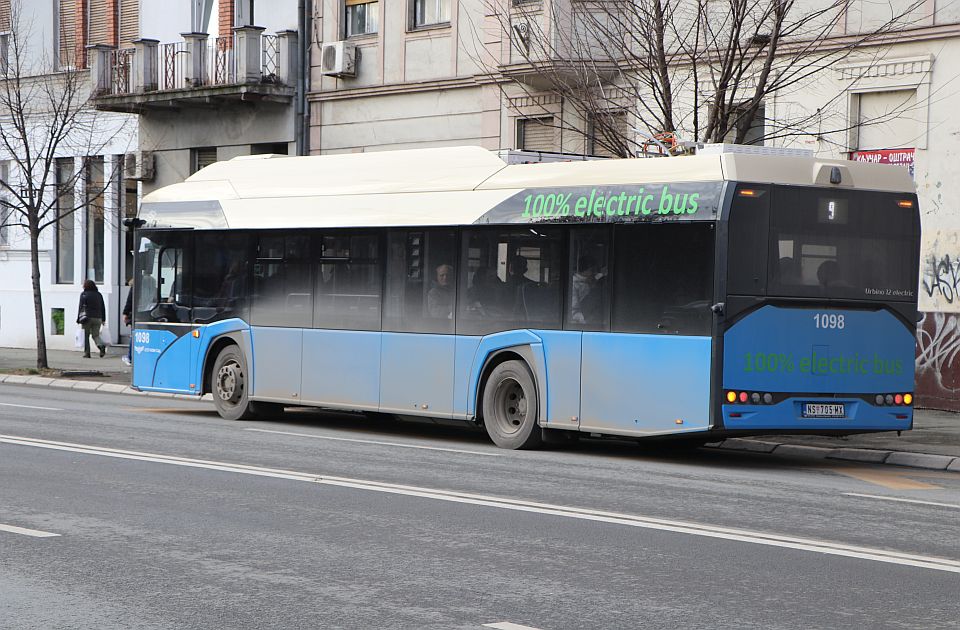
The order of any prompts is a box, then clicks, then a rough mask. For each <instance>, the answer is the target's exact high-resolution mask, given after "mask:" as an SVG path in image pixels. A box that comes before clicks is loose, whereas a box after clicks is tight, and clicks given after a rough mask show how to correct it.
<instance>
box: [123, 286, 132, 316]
mask: <svg viewBox="0 0 960 630" xmlns="http://www.w3.org/2000/svg"><path fill="white" fill-rule="evenodd" d="M132 313H133V288H132V287H131V288H130V291H128V292H127V301H126V303H125V304H124V305H123V314H124V315H125V316H127V317H130V315H131V314H132Z"/></svg>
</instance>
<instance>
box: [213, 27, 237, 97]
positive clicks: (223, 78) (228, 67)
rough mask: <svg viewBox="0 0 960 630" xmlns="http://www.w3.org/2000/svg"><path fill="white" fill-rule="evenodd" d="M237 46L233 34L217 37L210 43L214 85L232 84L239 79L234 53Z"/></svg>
mask: <svg viewBox="0 0 960 630" xmlns="http://www.w3.org/2000/svg"><path fill="white" fill-rule="evenodd" d="M236 49H237V46H236V41H235V38H234V36H233V35H229V36H227V37H217V38H215V39H214V40H213V43H212V44H211V45H210V66H209V67H210V68H213V75H212V76H211V77H210V78H211V80H212V81H211V82H212V83H213V85H230V84H231V83H236V81H237V64H236V61H237V58H236V55H235V54H234V53H235V52H236Z"/></svg>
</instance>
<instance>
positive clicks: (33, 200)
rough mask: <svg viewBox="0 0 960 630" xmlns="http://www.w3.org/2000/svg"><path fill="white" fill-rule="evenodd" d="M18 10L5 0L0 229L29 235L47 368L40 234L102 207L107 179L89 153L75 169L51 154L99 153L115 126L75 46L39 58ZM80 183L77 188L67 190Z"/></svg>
mask: <svg viewBox="0 0 960 630" xmlns="http://www.w3.org/2000/svg"><path fill="white" fill-rule="evenodd" d="M22 9H23V6H22V3H21V0H13V2H11V11H10V15H9V21H10V24H9V35H7V37H6V39H7V41H6V46H7V50H6V51H5V52H6V63H4V64H2V65H0V159H4V160H7V161H8V164H9V165H10V166H12V167H13V168H10V169H9V172H8V177H7V178H6V179H3V180H0V197H2V198H3V204H4V212H3V213H2V215H0V220H2V222H3V224H2V225H0V227H4V228H7V230H8V232H9V230H10V229H11V228H13V229H17V228H20V229H22V230H23V231H25V232H26V233H27V235H28V236H29V240H30V264H31V280H32V289H33V306H34V317H35V320H36V338H37V367H38V368H47V367H48V363H47V342H46V334H45V330H44V317H43V298H42V294H41V291H40V286H41V285H40V277H41V269H40V238H41V235H42V234H43V233H44V231H45V230H48V229H49V228H51V227H52V226H56V225H58V224H59V225H65V224H66V222H71V225H72V221H73V214H74V213H75V212H76V211H77V210H79V209H81V208H88V207H90V206H93V208H94V209H96V208H97V207H99V208H100V209H101V211H102V208H103V202H102V199H103V193H104V192H105V190H106V189H107V188H108V187H109V186H110V184H111V181H110V180H111V178H110V177H106V176H104V177H102V178H101V179H100V181H96V180H93V179H91V178H90V177H89V173H90V170H89V166H90V162H91V160H90V159H89V158H87V159H85V160H84V167H83V168H79V169H77V168H58V158H62V157H65V156H95V155H99V154H101V153H102V152H103V150H104V149H105V148H106V146H107V145H108V143H110V141H111V140H112V139H113V137H114V136H115V135H116V134H117V133H118V132H119V131H120V129H118V128H117V127H116V126H115V125H111V124H106V123H105V121H103V119H102V118H101V117H100V116H98V114H97V112H96V110H94V109H93V107H91V106H89V98H90V95H91V92H90V81H89V73H88V72H87V71H86V70H84V69H82V68H79V67H78V66H80V65H83V63H82V56H83V50H82V48H80V47H79V45H78V46H75V47H73V49H66V50H61V53H60V55H58V56H57V57H56V58H47V57H45V56H40V57H39V58H38V56H37V54H36V53H35V49H34V50H30V44H29V40H30V34H31V30H32V28H31V27H32V21H31V20H30V19H29V18H28V16H26V15H25V14H24V13H23V10H22ZM62 48H70V47H69V46H68V47H62ZM81 181H83V182H84V187H83V190H84V194H83V195H80V196H77V195H74V194H73V193H74V191H75V190H76V188H77V184H78V182H81ZM104 219H105V222H106V216H105V217H104Z"/></svg>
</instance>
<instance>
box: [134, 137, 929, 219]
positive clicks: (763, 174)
mask: <svg viewBox="0 0 960 630" xmlns="http://www.w3.org/2000/svg"><path fill="white" fill-rule="evenodd" d="M834 167H836V168H837V169H839V172H840V175H841V177H842V181H841V183H840V184H839V185H832V184H830V174H831V171H832V170H833V168H834ZM722 181H743V182H750V183H774V184H790V185H801V186H812V185H823V186H830V187H836V188H845V189H850V188H856V189H865V190H878V191H887V192H900V193H908V194H912V193H913V192H914V185H913V181H912V180H911V178H910V176H909V174H908V172H907V171H906V169H904V168H902V167H898V166H888V165H876V164H864V163H859V162H852V161H847V160H821V159H817V158H805V157H793V156H767V155H764V156H758V155H742V154H721V155H704V156H688V157H676V158H659V159H619V160H616V159H614V160H594V161H577V162H551V163H543V164H516V165H509V166H508V165H507V164H506V163H505V162H503V161H502V160H501V159H500V158H499V157H498V156H497V154H496V153H495V152H492V151H488V150H486V149H483V148H480V147H449V148H435V149H414V150H405V151H383V152H373V153H353V154H340V155H324V156H310V157H287V156H276V155H265V156H244V157H238V158H234V159H232V160H228V161H224V162H218V163H216V164H213V165H211V166H208V167H206V168H204V169H202V170H201V171H199V172H198V173H196V174H194V175H192V176H191V177H190V178H189V179H187V180H186V181H185V182H183V183H179V184H173V185H171V186H167V187H164V188H161V189H159V190H157V191H154V192H152V193H150V194H149V195H147V196H146V197H145V198H144V200H143V207H142V209H141V218H144V219H146V220H147V224H148V225H158V226H169V227H194V228H205V227H206V228H213V227H230V228H253V227H259V228H269V227H277V228H281V227H293V228H296V227H340V226H342V227H366V226H403V225H461V224H470V223H473V222H475V221H476V220H477V219H478V218H479V217H481V216H483V215H484V213H486V212H487V211H488V210H490V209H491V208H493V207H495V206H496V205H497V204H499V203H501V202H503V201H504V200H506V199H508V198H509V197H511V196H513V195H516V194H517V193H520V192H522V191H524V190H525V189H537V188H539V189H542V188H548V189H549V188H560V187H570V186H617V185H620V186H624V185H631V184H636V185H646V184H654V183H656V184H674V183H680V182H704V183H706V182H722Z"/></svg>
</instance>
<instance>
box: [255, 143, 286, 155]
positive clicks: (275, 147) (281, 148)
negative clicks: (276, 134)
mask: <svg viewBox="0 0 960 630" xmlns="http://www.w3.org/2000/svg"><path fill="white" fill-rule="evenodd" d="M289 154H290V145H289V144H287V143H286V142H266V143H262V144H251V145H250V155H289Z"/></svg>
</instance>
